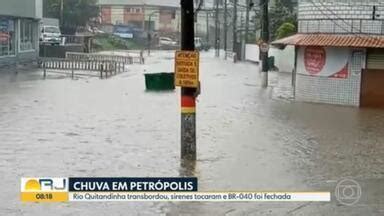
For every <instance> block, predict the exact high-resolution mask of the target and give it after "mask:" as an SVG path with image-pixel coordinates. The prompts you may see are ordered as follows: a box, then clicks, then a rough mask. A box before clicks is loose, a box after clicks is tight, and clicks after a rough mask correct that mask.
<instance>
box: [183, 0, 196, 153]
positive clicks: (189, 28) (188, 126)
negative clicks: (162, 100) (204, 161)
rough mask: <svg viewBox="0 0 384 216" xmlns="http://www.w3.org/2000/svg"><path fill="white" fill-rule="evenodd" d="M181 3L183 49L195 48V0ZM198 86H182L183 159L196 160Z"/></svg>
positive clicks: (190, 49) (186, 0)
mask: <svg viewBox="0 0 384 216" xmlns="http://www.w3.org/2000/svg"><path fill="white" fill-rule="evenodd" d="M180 3H181V50H187V51H193V50H195V41H194V38H195V29H194V8H193V1H191V0H180ZM196 92H197V89H196V88H181V159H182V160H192V161H195V160H196Z"/></svg>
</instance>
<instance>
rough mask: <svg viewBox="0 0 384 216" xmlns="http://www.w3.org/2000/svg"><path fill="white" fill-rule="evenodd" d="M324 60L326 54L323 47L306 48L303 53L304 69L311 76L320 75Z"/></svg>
mask: <svg viewBox="0 0 384 216" xmlns="http://www.w3.org/2000/svg"><path fill="white" fill-rule="evenodd" d="M326 58H327V54H326V51H325V49H324V48H323V47H306V48H305V51H304V64H305V69H306V70H307V71H308V73H309V74H311V75H315V74H318V73H320V72H321V71H322V70H323V68H324V65H325V61H326Z"/></svg>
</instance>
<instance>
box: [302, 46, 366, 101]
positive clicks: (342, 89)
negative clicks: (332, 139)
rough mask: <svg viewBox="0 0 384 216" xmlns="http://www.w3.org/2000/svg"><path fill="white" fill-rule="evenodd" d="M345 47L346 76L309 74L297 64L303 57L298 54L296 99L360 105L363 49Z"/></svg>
mask: <svg viewBox="0 0 384 216" xmlns="http://www.w3.org/2000/svg"><path fill="white" fill-rule="evenodd" d="M303 49H305V48H304V47H302V48H300V50H299V52H300V51H302V50H303ZM345 49H347V50H348V52H347V55H348V56H347V61H348V77H347V78H333V77H329V76H320V75H309V74H308V72H307V71H302V70H305V69H303V67H301V66H299V64H303V62H304V59H303V58H304V57H303V56H301V55H298V57H297V58H298V59H297V61H298V67H297V74H296V88H295V95H296V100H298V101H306V102H315V103H328V104H337V105H348V106H359V105H360V83H361V70H362V68H364V67H365V50H354V49H348V48H345ZM327 60H330V61H338V60H339V59H337V58H334V57H330V58H328V59H327ZM324 67H325V68H326V67H327V66H324ZM327 70H329V69H327ZM328 72H329V71H328Z"/></svg>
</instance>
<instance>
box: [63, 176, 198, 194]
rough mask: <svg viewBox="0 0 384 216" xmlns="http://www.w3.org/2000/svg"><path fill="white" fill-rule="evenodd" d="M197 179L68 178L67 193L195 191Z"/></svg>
mask: <svg viewBox="0 0 384 216" xmlns="http://www.w3.org/2000/svg"><path fill="white" fill-rule="evenodd" d="M197 190H198V181H197V178H194V177H192V178H184V177H183V178H77V177H76V178H69V192H90V191H97V192H100V191H103V192H111V191H117V192H124V191H144V192H150V191H180V192H187V191H197Z"/></svg>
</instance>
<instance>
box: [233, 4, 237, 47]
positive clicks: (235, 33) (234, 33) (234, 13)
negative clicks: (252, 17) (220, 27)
mask: <svg viewBox="0 0 384 216" xmlns="http://www.w3.org/2000/svg"><path fill="white" fill-rule="evenodd" d="M237 2H238V0H234V1H233V22H232V25H233V45H232V50H233V51H234V52H236V44H237Z"/></svg>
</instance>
